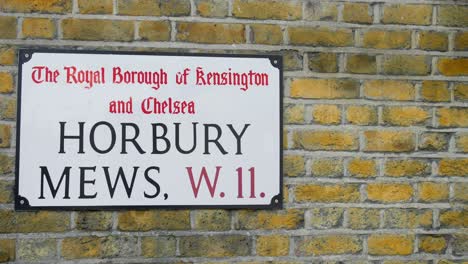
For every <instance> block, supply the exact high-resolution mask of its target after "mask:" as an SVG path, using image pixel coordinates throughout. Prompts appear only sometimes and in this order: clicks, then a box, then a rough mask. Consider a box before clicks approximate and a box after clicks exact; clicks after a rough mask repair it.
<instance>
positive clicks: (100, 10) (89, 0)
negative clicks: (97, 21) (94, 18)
mask: <svg viewBox="0 0 468 264" xmlns="http://www.w3.org/2000/svg"><path fill="white" fill-rule="evenodd" d="M112 2H113V1H112V0H79V1H78V9H79V10H80V13H81V14H112V12H113V6H112Z"/></svg>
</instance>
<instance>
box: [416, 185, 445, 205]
mask: <svg viewBox="0 0 468 264" xmlns="http://www.w3.org/2000/svg"><path fill="white" fill-rule="evenodd" d="M418 189H419V200H420V201H423V202H440V201H447V200H448V198H449V186H448V185H447V184H446V183H436V182H422V183H420V184H419V188H418Z"/></svg>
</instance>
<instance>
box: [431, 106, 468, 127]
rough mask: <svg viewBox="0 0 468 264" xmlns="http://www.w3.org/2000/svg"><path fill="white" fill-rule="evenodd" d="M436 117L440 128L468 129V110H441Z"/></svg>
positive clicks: (458, 108)
mask: <svg viewBox="0 0 468 264" xmlns="http://www.w3.org/2000/svg"><path fill="white" fill-rule="evenodd" d="M436 116H437V117H438V122H439V126H440V127H468V108H462V107H453V108H439V109H437V112H436Z"/></svg>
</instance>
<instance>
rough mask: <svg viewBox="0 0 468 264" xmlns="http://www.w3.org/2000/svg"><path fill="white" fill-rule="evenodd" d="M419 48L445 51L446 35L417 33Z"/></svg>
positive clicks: (446, 44)
mask: <svg viewBox="0 0 468 264" xmlns="http://www.w3.org/2000/svg"><path fill="white" fill-rule="evenodd" d="M419 48H420V49H423V50H438V51H446V50H447V48H448V35H447V33H444V32H436V31H423V32H419Z"/></svg>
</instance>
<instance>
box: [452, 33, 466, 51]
mask: <svg viewBox="0 0 468 264" xmlns="http://www.w3.org/2000/svg"><path fill="white" fill-rule="evenodd" d="M453 48H454V49H455V50H468V31H462V32H457V34H455V39H454V47H453Z"/></svg>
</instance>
